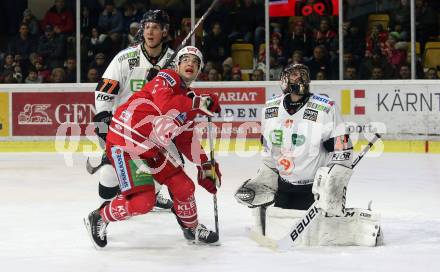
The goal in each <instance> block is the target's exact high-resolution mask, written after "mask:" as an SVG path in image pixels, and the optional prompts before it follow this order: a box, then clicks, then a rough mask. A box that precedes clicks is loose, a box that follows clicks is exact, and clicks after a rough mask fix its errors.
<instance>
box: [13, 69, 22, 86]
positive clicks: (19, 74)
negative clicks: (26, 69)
mask: <svg viewBox="0 0 440 272" xmlns="http://www.w3.org/2000/svg"><path fill="white" fill-rule="evenodd" d="M13 77H14V78H15V80H16V81H17V83H22V82H23V80H24V78H23V71H22V69H21V66H20V65H15V66H14V73H13Z"/></svg>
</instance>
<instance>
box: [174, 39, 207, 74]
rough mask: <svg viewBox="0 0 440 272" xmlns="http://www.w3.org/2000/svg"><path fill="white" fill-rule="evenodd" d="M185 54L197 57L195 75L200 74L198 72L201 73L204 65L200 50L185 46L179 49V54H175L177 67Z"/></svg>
mask: <svg viewBox="0 0 440 272" xmlns="http://www.w3.org/2000/svg"><path fill="white" fill-rule="evenodd" d="M186 54H191V55H194V56H197V57H198V58H199V60H200V63H199V71H198V72H197V73H200V71H202V69H203V65H204V63H203V55H202V52H200V50H199V49H198V48H197V47H194V46H190V45H189V46H185V47H184V48H182V49H180V50H179V52H177V56H176V63H177V65H179V63H180V59H181V58H182V56H183V55H186Z"/></svg>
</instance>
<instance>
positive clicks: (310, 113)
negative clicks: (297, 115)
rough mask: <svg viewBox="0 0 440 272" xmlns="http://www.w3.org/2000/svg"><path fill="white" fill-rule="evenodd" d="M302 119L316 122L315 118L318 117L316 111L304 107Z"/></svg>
mask: <svg viewBox="0 0 440 272" xmlns="http://www.w3.org/2000/svg"><path fill="white" fill-rule="evenodd" d="M303 119H306V120H310V121H313V122H316V119H318V111H315V110H311V109H306V110H305V111H304V115H303Z"/></svg>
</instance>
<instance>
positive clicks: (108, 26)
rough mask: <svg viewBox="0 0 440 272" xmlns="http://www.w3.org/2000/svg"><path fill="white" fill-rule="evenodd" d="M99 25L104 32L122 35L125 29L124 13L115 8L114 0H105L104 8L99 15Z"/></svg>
mask: <svg viewBox="0 0 440 272" xmlns="http://www.w3.org/2000/svg"><path fill="white" fill-rule="evenodd" d="M98 27H99V30H100V31H101V32H102V33H105V34H108V35H110V36H111V35H112V34H118V35H120V34H121V33H122V32H123V30H124V22H123V16H122V13H121V12H120V11H119V10H117V9H116V8H115V4H114V3H113V0H105V2H104V10H103V11H102V12H101V14H100V15H99V19H98Z"/></svg>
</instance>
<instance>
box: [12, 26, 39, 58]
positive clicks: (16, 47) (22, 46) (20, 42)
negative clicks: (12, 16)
mask: <svg viewBox="0 0 440 272" xmlns="http://www.w3.org/2000/svg"><path fill="white" fill-rule="evenodd" d="M35 45H36V41H35V39H34V38H33V37H32V36H30V35H29V27H28V25H26V24H21V25H20V28H19V33H18V35H17V36H15V37H14V38H12V40H11V41H10V42H9V45H8V53H11V54H13V55H17V54H19V55H22V56H23V57H24V58H28V56H29V54H30V53H32V52H35V50H36V46H35Z"/></svg>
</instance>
